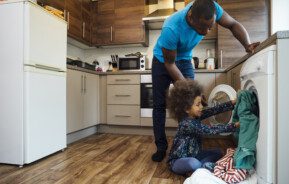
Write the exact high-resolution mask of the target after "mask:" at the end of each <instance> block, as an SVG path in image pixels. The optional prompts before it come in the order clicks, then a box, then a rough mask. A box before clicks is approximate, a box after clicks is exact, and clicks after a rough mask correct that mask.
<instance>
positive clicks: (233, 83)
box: [232, 73, 236, 89]
mask: <svg viewBox="0 0 289 184" xmlns="http://www.w3.org/2000/svg"><path fill="white" fill-rule="evenodd" d="M235 78H236V73H233V77H232V80H233V81H232V86H233V88H235V89H236V86H235Z"/></svg>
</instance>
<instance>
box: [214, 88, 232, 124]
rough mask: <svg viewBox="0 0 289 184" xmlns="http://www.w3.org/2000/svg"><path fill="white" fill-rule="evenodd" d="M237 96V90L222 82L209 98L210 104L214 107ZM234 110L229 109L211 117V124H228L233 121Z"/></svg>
mask: <svg viewBox="0 0 289 184" xmlns="http://www.w3.org/2000/svg"><path fill="white" fill-rule="evenodd" d="M236 98H237V93H236V91H235V90H234V89H233V88H232V87H231V86H229V85H225V84H220V85H218V86H216V87H215V88H214V89H213V90H212V92H211V94H210V96H209V99H208V106H209V107H214V106H216V105H218V104H221V103H224V102H228V101H230V100H234V99H236ZM232 115H233V113H232V111H227V112H224V113H221V114H217V115H215V116H212V117H210V118H209V122H210V124H211V125H219V124H227V123H231V122H232V119H233V118H232Z"/></svg>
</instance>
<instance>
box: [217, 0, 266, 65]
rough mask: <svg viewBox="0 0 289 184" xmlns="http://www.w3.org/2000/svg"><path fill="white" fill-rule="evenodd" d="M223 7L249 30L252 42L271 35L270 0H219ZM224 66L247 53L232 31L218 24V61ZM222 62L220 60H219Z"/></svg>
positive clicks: (262, 39)
mask: <svg viewBox="0 0 289 184" xmlns="http://www.w3.org/2000/svg"><path fill="white" fill-rule="evenodd" d="M218 2H219V4H220V5H221V6H222V7H223V9H224V10H225V11H226V12H227V13H228V14H229V15H231V16H232V17H233V18H235V19H236V20H237V21H239V22H240V23H241V24H242V25H243V26H244V27H245V28H246V29H247V31H248V33H249V36H250V39H251V42H256V41H264V40H265V39H267V38H268V35H269V0H218ZM221 50H222V56H223V57H222V61H223V67H228V66H230V65H232V64H233V63H234V62H235V61H236V60H238V59H239V58H241V57H242V56H244V55H245V54H246V52H245V49H244V47H243V46H242V45H241V44H240V43H239V41H238V40H237V39H235V37H234V36H233V35H232V33H231V32H230V31H229V30H228V29H225V28H223V27H222V26H218V55H219V58H218V61H221V58H220V52H221ZM219 64H220V62H219Z"/></svg>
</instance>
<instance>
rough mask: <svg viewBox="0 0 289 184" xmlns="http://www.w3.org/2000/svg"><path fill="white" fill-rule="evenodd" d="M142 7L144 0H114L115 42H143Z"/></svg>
mask: <svg viewBox="0 0 289 184" xmlns="http://www.w3.org/2000/svg"><path fill="white" fill-rule="evenodd" d="M144 7H145V1H144V0H116V1H115V22H114V36H115V39H114V42H115V43H118V44H122V43H124V44H125V43H139V42H145V26H144V23H143V21H142V17H143V16H144Z"/></svg>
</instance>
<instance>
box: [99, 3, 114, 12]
mask: <svg viewBox="0 0 289 184" xmlns="http://www.w3.org/2000/svg"><path fill="white" fill-rule="evenodd" d="M98 14H114V0H99V1H98Z"/></svg>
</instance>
